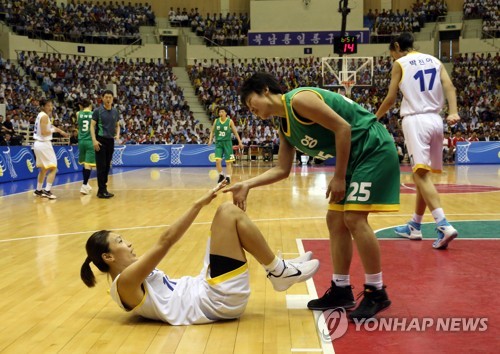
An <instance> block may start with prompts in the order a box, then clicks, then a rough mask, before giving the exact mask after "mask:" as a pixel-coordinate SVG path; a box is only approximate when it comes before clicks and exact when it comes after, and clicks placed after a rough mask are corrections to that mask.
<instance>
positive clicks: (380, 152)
mask: <svg viewBox="0 0 500 354" xmlns="http://www.w3.org/2000/svg"><path fill="white" fill-rule="evenodd" d="M399 185H400V177H399V159H398V153H397V151H396V147H395V145H394V140H393V139H392V137H391V136H390V135H389V132H388V131H387V130H386V129H385V127H384V126H383V125H382V124H380V123H378V122H376V123H374V124H373V126H371V127H370V130H369V131H368V133H367V134H364V136H363V137H361V139H360V141H359V143H358V144H355V145H354V146H352V147H351V156H350V159H349V164H348V166H347V173H346V196H345V198H344V199H343V200H342V201H340V202H338V203H335V204H330V205H329V208H328V209H329V210H335V211H346V210H349V211H367V212H378V211H399Z"/></svg>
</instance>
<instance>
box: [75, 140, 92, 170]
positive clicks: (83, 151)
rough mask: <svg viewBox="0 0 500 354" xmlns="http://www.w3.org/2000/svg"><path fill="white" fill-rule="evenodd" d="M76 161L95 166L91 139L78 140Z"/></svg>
mask: <svg viewBox="0 0 500 354" xmlns="http://www.w3.org/2000/svg"><path fill="white" fill-rule="evenodd" d="M78 153H79V155H78V163H79V164H80V165H83V164H88V165H90V166H95V150H94V145H93V144H92V140H80V141H79V142H78Z"/></svg>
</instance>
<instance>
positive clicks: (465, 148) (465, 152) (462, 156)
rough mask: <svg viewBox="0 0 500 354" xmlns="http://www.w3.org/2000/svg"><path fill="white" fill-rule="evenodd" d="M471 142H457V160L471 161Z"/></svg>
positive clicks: (462, 161) (461, 161)
mask: <svg viewBox="0 0 500 354" xmlns="http://www.w3.org/2000/svg"><path fill="white" fill-rule="evenodd" d="M470 144H471V143H470V142H468V143H467V144H457V152H456V154H457V162H460V163H465V162H469V161H470V160H469V146H470Z"/></svg>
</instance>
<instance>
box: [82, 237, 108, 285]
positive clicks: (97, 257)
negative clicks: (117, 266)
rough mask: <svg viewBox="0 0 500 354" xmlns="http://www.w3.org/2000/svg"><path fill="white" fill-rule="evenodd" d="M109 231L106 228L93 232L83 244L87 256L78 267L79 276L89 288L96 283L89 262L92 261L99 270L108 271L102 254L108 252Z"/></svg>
mask: <svg viewBox="0 0 500 354" xmlns="http://www.w3.org/2000/svg"><path fill="white" fill-rule="evenodd" d="M110 233H111V231H108V230H101V231H97V232H94V233H93V234H92V236H90V237H89V239H88V240H87V244H86V245H85V249H86V250H87V258H86V259H85V262H83V264H82V268H81V269H80V278H82V280H83V282H84V283H85V285H87V286H88V287H89V288H92V287H93V286H94V285H95V283H96V281H95V276H94V273H93V272H92V269H91V268H90V262H92V263H94V265H95V266H96V267H97V269H99V270H100V271H101V272H104V273H107V272H109V265H108V264H107V263H106V262H104V259H102V254H103V253H108V252H109V242H108V236H109V234H110Z"/></svg>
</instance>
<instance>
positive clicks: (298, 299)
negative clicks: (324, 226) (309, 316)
mask: <svg viewBox="0 0 500 354" xmlns="http://www.w3.org/2000/svg"><path fill="white" fill-rule="evenodd" d="M295 242H297V249H298V250H299V254H304V253H305V250H304V244H303V243H302V239H300V238H297V239H295ZM306 287H307V293H308V295H286V303H287V308H302V309H303V308H307V301H309V300H311V299H316V298H317V297H318V293H317V291H316V287H315V286H314V281H313V280H312V278H311V279H308V280H307V281H306ZM289 305H290V306H294V307H288V306H289ZM312 312H313V315H314V325H315V326H316V325H317V324H318V321H322V322H323V323H322V326H324V328H327V327H326V322H325V317H324V316H323V312H321V311H312ZM317 331H318V326H316V332H317ZM317 333H318V340H319V342H320V343H321V349H315V350H314V351H315V352H316V351H317V352H323V353H326V354H335V350H334V348H333V343H332V340H331V339H330V341H329V342H325V341H323V340H322V339H321V336H320V334H319V332H317ZM296 349H299V348H296ZM296 351H297V352H299V351H302V350H296ZM292 352H294V348H292Z"/></svg>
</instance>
